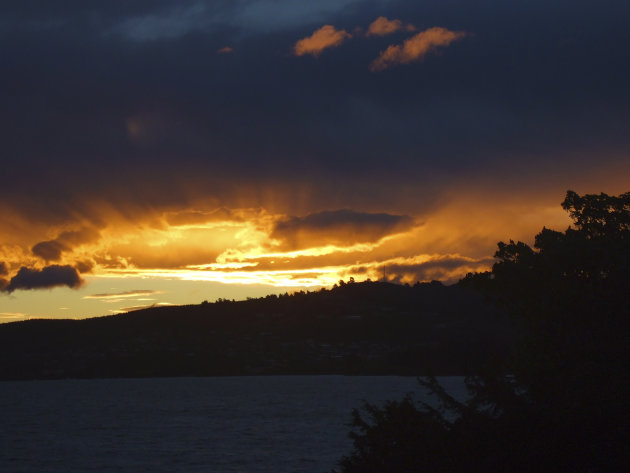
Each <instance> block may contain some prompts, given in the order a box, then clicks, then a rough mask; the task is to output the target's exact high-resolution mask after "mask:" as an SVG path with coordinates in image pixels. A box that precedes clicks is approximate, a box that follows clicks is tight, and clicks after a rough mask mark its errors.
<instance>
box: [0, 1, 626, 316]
mask: <svg viewBox="0 0 630 473" xmlns="http://www.w3.org/2000/svg"><path fill="white" fill-rule="evenodd" d="M629 22H630V2H628V1H627V0H611V1H607V0H600V1H597V2H595V1H583V0H574V1H571V2H569V1H560V0H545V1H543V0H515V1H505V0H501V1H499V0H479V1H470V0H439V1H438V0H426V1H394V0H392V1H388V0H319V1H302V0H196V1H185V0H177V1H175V0H160V1H158V0H138V1H133V2H131V1H129V0H108V1H85V0H66V1H63V2H61V1H51V0H19V1H18V0H15V1H14V0H5V1H3V2H1V3H0V38H1V46H0V60H1V63H2V74H0V87H1V92H0V94H1V98H2V101H1V103H2V106H1V107H0V157H1V160H0V178H1V185H0V216H1V218H0V322H8V321H15V320H23V319H27V318H30V317H42V316H45V317H55V318H60V317H87V316H96V315H108V314H114V313H120V312H124V311H128V310H132V309H134V308H138V307H144V306H151V305H169V304H186V303H199V302H201V301H203V300H209V301H214V300H216V299H217V298H228V299H244V298H245V297H247V296H253V297H257V296H261V295H265V294H269V293H278V292H286V291H289V292H290V291H294V290H301V289H311V290H312V289H317V288H319V287H322V286H331V285H332V284H334V283H335V282H336V281H338V280H339V279H342V278H343V279H345V280H347V279H348V278H349V277H351V276H352V277H354V278H355V279H356V280H359V281H360V280H364V279H366V278H371V279H383V278H384V279H387V280H391V281H396V282H401V283H405V282H409V283H414V282H416V281H430V280H433V279H439V280H442V281H445V282H455V281H457V280H458V278H460V277H462V276H463V275H465V274H466V273H467V272H469V271H481V270H485V269H488V268H489V267H490V265H491V264H492V261H493V259H492V255H493V253H494V251H495V248H496V243H497V242H498V241H500V240H509V239H514V240H518V239H520V240H523V241H526V242H528V243H531V241H532V239H533V235H534V234H535V233H537V232H538V231H539V230H540V229H541V228H542V227H543V225H546V226H547V227H551V228H555V229H558V230H564V229H565V228H566V227H567V226H568V225H569V219H568V217H567V216H566V214H565V213H564V212H563V211H562V209H561V208H560V205H559V204H560V202H561V201H562V200H563V198H564V195H565V192H566V190H567V189H572V190H575V191H576V192H578V193H580V194H582V193H599V192H606V193H609V194H618V193H621V192H627V191H630V86H629V84H630V53H629V51H630V28H629V27H628V24H629Z"/></svg>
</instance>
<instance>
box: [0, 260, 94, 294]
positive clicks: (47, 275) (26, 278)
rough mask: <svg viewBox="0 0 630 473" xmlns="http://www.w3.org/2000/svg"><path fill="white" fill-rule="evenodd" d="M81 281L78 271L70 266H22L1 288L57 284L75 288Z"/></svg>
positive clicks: (40, 287)
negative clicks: (33, 267) (31, 267)
mask: <svg viewBox="0 0 630 473" xmlns="http://www.w3.org/2000/svg"><path fill="white" fill-rule="evenodd" d="M82 283H83V280H82V279H81V277H80V276H79V273H77V270H76V269H75V268H73V267H72V266H60V265H52V266H46V267H45V268H43V269H41V270H39V269H29V268H27V267H24V266H23V267H21V268H20V270H19V271H18V272H17V274H16V275H15V276H13V277H12V278H11V280H10V281H9V284H8V285H7V286H6V287H5V288H4V289H3V290H5V291H7V292H13V291H15V290H18V289H23V290H26V289H49V288H53V287H58V286H67V287H69V288H72V289H76V288H78V287H79V286H81V284H82Z"/></svg>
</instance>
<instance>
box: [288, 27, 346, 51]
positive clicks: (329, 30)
mask: <svg viewBox="0 0 630 473" xmlns="http://www.w3.org/2000/svg"><path fill="white" fill-rule="evenodd" d="M348 38H352V35H351V34H350V33H348V32H347V31H346V30H338V29H336V28H335V27H334V26H332V25H324V26H322V27H321V28H320V29H318V30H316V31H315V32H314V33H313V34H312V35H311V36H309V37H307V38H302V39H301V40H299V41H298V42H297V43H295V46H294V47H293V52H294V53H295V55H296V56H304V55H305V54H311V55H313V56H319V55H320V54H321V53H322V51H324V49H328V48H335V47H337V46H339V45H341V44H342V43H343V42H344V41H345V40H346V39H348Z"/></svg>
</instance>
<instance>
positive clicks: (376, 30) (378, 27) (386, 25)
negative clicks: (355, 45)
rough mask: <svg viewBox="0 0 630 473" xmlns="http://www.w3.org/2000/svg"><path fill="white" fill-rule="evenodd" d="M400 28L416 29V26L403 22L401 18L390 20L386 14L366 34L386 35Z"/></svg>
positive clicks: (406, 29)
mask: <svg viewBox="0 0 630 473" xmlns="http://www.w3.org/2000/svg"><path fill="white" fill-rule="evenodd" d="M400 30H405V31H415V30H416V27H415V26H413V25H412V24H411V23H409V24H406V25H405V24H403V22H402V21H400V20H388V19H387V18H386V17H384V16H379V17H378V18H377V19H376V20H374V21H373V22H372V23H371V24H370V26H369V27H368V30H367V33H366V34H365V35H366V36H386V35H388V34H392V33H395V32H397V31H400Z"/></svg>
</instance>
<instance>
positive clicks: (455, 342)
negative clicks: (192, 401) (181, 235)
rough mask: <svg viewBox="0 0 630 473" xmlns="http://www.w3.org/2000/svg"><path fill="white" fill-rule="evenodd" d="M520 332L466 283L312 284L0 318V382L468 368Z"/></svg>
mask: <svg viewBox="0 0 630 473" xmlns="http://www.w3.org/2000/svg"><path fill="white" fill-rule="evenodd" d="M515 337H516V331H515V329H514V328H513V326H511V325H510V324H509V323H508V322H507V321H506V320H505V319H501V318H499V317H497V314H496V310H495V309H494V308H493V307H492V306H490V305H489V304H488V303H487V302H485V301H484V298H483V297H482V296H481V295H480V294H479V293H478V292H475V291H473V290H471V289H467V288H463V287H460V286H444V285H442V284H441V283H439V282H433V283H423V284H416V285H415V286H402V285H398V284H391V283H385V282H371V281H368V282H362V283H355V282H349V283H344V282H343V281H340V284H339V285H336V286H335V287H334V288H332V289H329V290H327V289H322V290H320V291H317V292H297V293H294V294H291V295H289V294H284V295H280V296H276V295H270V296H267V297H264V298H259V299H248V300H246V301H238V302H235V301H227V300H219V301H217V302H214V303H208V302H204V303H202V304H199V305H187V306H176V307H156V308H150V309H144V310H138V311H134V312H130V313H126V314H120V315H113V316H106V317H97V318H91V319H83V320H49V319H39V320H29V321H22V322H13V323H9V324H4V325H0V379H4V380H8V379H50V378H92V377H150V376H210V375H248V374H399V375H423V374H439V375H446V374H462V375H463V374H469V373H475V372H476V371H477V370H478V369H479V368H480V367H481V366H482V365H484V364H485V363H486V362H487V361H488V360H489V359H491V358H493V357H502V356H504V355H505V354H506V353H507V351H508V350H509V347H510V346H511V345H512V342H513V340H514V339H515Z"/></svg>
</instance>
